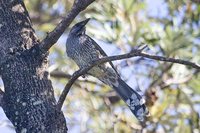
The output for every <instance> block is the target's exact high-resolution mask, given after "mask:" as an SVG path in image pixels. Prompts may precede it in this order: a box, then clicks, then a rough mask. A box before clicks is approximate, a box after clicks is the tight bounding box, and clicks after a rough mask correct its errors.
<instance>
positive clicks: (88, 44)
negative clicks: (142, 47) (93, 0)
mask: <svg viewBox="0 0 200 133" xmlns="http://www.w3.org/2000/svg"><path fill="white" fill-rule="evenodd" d="M88 21H89V19H86V20H84V21H82V22H79V23H77V24H75V25H74V26H73V27H72V29H71V31H70V33H69V36H68V39H67V42H66V52H67V55H68V57H70V58H71V59H73V60H74V61H75V62H76V64H77V65H78V66H79V67H80V68H84V67H86V66H87V65H88V64H89V63H91V62H92V61H93V60H96V59H99V58H101V57H103V56H107V55H106V53H105V52H104V51H103V50H102V48H101V47H100V46H99V45H98V44H97V43H96V42H95V41H94V40H93V39H92V38H90V37H89V36H88V35H86V34H85V25H86V24H87V22H88ZM88 74H90V75H92V76H94V77H96V78H98V79H99V80H100V81H102V82H103V83H105V84H107V85H109V86H110V87H112V88H113V89H114V90H115V91H116V92H117V93H118V95H119V96H120V97H121V98H122V99H123V100H124V102H126V104H127V105H128V106H129V108H130V110H131V111H132V112H133V114H134V115H135V116H136V117H137V119H138V120H140V121H143V120H144V119H145V116H146V115H148V110H147V108H146V106H145V105H144V99H143V98H142V97H141V96H140V95H139V94H138V93H137V92H136V91H134V90H133V89H132V88H131V87H129V86H128V85H127V84H126V83H125V82H124V81H123V80H122V79H121V78H120V76H119V74H118V73H117V71H116V69H115V68H114V65H113V64H112V62H108V63H105V64H101V65H98V66H95V67H93V68H92V69H91V70H89V71H88Z"/></svg>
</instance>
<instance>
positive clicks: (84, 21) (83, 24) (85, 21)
mask: <svg viewBox="0 0 200 133" xmlns="http://www.w3.org/2000/svg"><path fill="white" fill-rule="evenodd" d="M89 20H90V18H87V19H86V20H83V21H82V22H81V24H82V26H85V25H86V24H87V23H88V21H89Z"/></svg>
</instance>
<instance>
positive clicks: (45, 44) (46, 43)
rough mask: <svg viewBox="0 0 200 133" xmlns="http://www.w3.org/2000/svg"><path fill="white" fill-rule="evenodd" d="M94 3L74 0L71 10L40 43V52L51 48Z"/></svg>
mask: <svg viewBox="0 0 200 133" xmlns="http://www.w3.org/2000/svg"><path fill="white" fill-rule="evenodd" d="M94 1H95V0H75V1H74V4H73V6H72V8H71V10H70V11H69V13H68V14H67V15H66V17H64V18H63V19H62V21H61V22H60V23H59V24H58V25H57V26H56V27H55V29H54V30H53V31H51V32H49V33H48V34H47V36H46V38H45V39H43V40H42V41H41V43H40V49H41V51H43V52H46V51H48V50H49V49H50V48H51V46H53V45H54V44H55V43H56V42H57V41H58V39H59V38H60V36H61V35H62V34H63V33H64V31H65V30H66V28H67V27H68V26H69V25H70V24H71V22H72V21H73V20H74V18H75V17H76V16H77V15H78V14H79V13H80V12H81V11H83V10H84V9H85V8H87V6H89V5H90V4H91V3H92V2H94Z"/></svg>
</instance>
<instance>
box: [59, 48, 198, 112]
mask: <svg viewBox="0 0 200 133" xmlns="http://www.w3.org/2000/svg"><path fill="white" fill-rule="evenodd" d="M142 50H143V49H142ZM142 50H140V49H138V50H136V49H134V50H132V51H131V52H130V53H127V54H122V55H116V56H110V57H103V58H101V59H98V60H96V61H93V62H92V63H89V65H88V67H85V68H83V69H80V70H78V71H76V72H75V73H74V74H73V76H72V77H71V78H70V80H69V82H68V83H67V84H66V86H65V88H64V90H63V92H62V94H61V96H60V98H59V101H58V105H57V106H58V109H61V108H62V105H63V103H64V100H65V98H66V96H67V94H68V92H69V90H70V88H71V86H72V85H73V83H74V82H75V81H76V79H78V78H79V77H80V76H82V75H84V74H86V73H87V71H89V70H90V69H91V68H92V67H94V66H96V65H99V64H103V63H106V62H110V61H115V60H122V59H126V58H131V57H137V56H141V57H145V58H149V59H154V60H159V61H165V62H172V63H178V64H183V65H187V66H191V67H193V68H196V69H198V70H200V66H199V65H198V64H196V63H193V62H189V61H185V60H181V59H174V58H167V57H163V56H156V55H151V54H147V53H144V52H142Z"/></svg>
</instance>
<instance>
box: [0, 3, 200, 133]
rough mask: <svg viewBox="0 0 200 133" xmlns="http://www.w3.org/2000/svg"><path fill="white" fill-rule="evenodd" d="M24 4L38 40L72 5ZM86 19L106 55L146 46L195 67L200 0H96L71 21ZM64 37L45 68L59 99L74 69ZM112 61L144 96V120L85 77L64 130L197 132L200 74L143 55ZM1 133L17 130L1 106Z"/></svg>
mask: <svg viewBox="0 0 200 133" xmlns="http://www.w3.org/2000/svg"><path fill="white" fill-rule="evenodd" d="M24 2H25V5H26V7H27V9H28V11H29V14H30V17H31V19H32V23H33V27H34V29H35V31H36V34H37V35H38V37H39V38H40V39H43V38H44V37H45V36H46V34H47V33H48V32H49V31H51V30H52V29H53V28H54V27H55V26H56V25H57V24H58V23H59V21H60V20H61V19H62V17H63V16H64V15H65V14H66V13H67V12H68V11H69V10H70V7H71V6H72V4H73V0H48V1H47V0H24ZM88 17H90V18H92V20H91V21H90V22H89V23H88V25H87V34H88V35H90V36H91V37H92V38H93V39H94V40H96V41H97V42H98V44H99V45H100V46H101V47H102V48H103V49H104V50H105V52H106V53H107V54H108V55H118V54H123V53H127V52H129V51H130V50H131V49H132V48H134V46H137V45H141V44H147V45H148V49H146V50H145V52H147V53H150V54H155V55H161V56H165V57H172V58H180V59H184V60H188V61H191V62H195V63H200V52H199V50H200V4H198V0H196V1H195V0H193V1H192V0H154V1H152V0H109V1H108V0H107V1H102V0H96V2H94V3H93V4H91V5H90V6H89V7H88V8H87V9H86V10H85V11H83V12H82V13H80V15H79V16H78V17H77V18H76V19H75V20H74V22H73V24H75V23H76V22H79V21H81V20H83V19H85V18H88ZM73 24H72V25H73ZM72 25H70V27H71V26H72ZM68 32H69V29H68V30H66V33H65V34H63V36H62V37H61V38H60V39H59V41H58V42H57V43H56V45H54V46H53V48H52V49H51V50H50V57H49V66H50V67H49V71H50V73H51V79H52V82H53V86H54V89H55V96H56V99H57V100H58V98H59V96H60V94H61V92H62V89H63V88H64V86H65V84H66V83H67V82H68V79H69V77H70V75H71V74H73V72H74V71H76V70H78V67H77V66H76V64H75V63H74V62H73V61H72V60H70V59H69V58H68V57H67V56H66V54H65V42H66V38H67V34H68ZM114 64H115V66H116V68H117V70H118V72H119V73H120V75H121V77H122V78H123V79H124V80H125V81H126V82H127V83H128V84H129V85H130V86H131V87H132V88H133V89H136V90H138V91H141V93H142V94H143V95H144V97H145V98H146V102H147V105H148V108H149V111H150V113H151V117H150V118H149V119H148V120H147V121H146V123H144V124H141V123H139V122H138V121H137V120H136V118H135V117H134V116H133V115H132V113H131V112H130V111H129V109H128V107H127V106H126V105H125V104H124V102H122V101H121V100H120V99H119V97H118V96H117V94H116V93H115V92H114V91H113V90H112V89H111V88H109V87H108V86H106V85H104V84H102V83H101V82H100V81H98V80H97V79H95V78H93V77H90V76H87V77H86V78H79V79H78V80H77V81H76V83H75V84H74V85H73V87H72V88H71V90H70V93H69V94H68V97H67V99H66V101H65V105H64V107H63V109H62V110H63V112H64V114H65V117H66V122H67V125H68V129H69V133H78V132H84V133H86V132H87V133H102V132H109V133H112V132H113V133H129V132H130V133H131V132H141V131H142V132H147V133H154V132H157V133H199V132H200V130H199V129H200V120H199V118H200V75H199V71H197V70H195V69H193V68H191V67H187V66H184V65H179V64H172V63H166V62H159V61H155V60H150V59H145V58H142V57H137V58H136V57H135V58H131V59H126V60H120V61H115V62H114ZM1 86H2V88H3V83H2V82H1ZM139 88H140V89H139ZM0 132H2V133H14V129H13V126H12V125H11V123H10V122H9V121H8V120H7V119H6V117H5V114H4V113H3V111H2V109H1V110H0Z"/></svg>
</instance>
